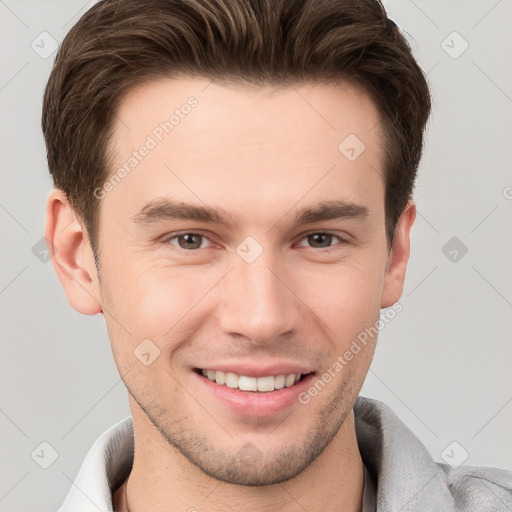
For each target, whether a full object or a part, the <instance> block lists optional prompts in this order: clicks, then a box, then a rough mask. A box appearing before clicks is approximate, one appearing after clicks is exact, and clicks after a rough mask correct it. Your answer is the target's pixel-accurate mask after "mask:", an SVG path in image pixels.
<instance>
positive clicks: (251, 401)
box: [193, 372, 315, 417]
mask: <svg viewBox="0 0 512 512" xmlns="http://www.w3.org/2000/svg"><path fill="white" fill-rule="evenodd" d="M193 373H194V375H195V376H196V377H197V379H199V382H200V384H201V385H202V386H203V387H204V388H205V389H206V390H208V392H209V393H211V394H212V395H213V396H214V397H215V398H216V399H217V400H220V401H221V402H223V403H224V404H226V405H227V406H228V407H229V408H230V409H231V410H232V411H233V412H235V413H236V414H240V415H243V416H258V417H264V416H273V415H275V414H278V413H280V412H282V411H285V410H286V409H289V408H290V407H291V406H292V405H293V404H294V403H297V402H298V395H299V394H300V393H302V392H303V391H305V390H306V389H307V388H308V387H309V386H310V382H311V381H312V379H313V378H314V375H315V374H314V373H309V374H308V375H306V376H305V377H303V378H302V379H301V380H300V381H299V382H297V383H296V384H294V385H293V386H290V387H289V388H282V389H277V390H275V391H265V392H262V391H241V390H240V389H238V388H228V387H227V386H226V385H221V384H217V383H216V382H213V381H211V380H210V379H208V378H207V377H204V376H203V375H199V374H198V373H196V372H193Z"/></svg>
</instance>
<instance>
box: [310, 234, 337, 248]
mask: <svg viewBox="0 0 512 512" xmlns="http://www.w3.org/2000/svg"><path fill="white" fill-rule="evenodd" d="M332 238H333V235H330V234H328V233H313V234H312V235H308V236H307V239H308V242H309V244H310V246H311V247H315V248H324V247H330V246H331V243H332Z"/></svg>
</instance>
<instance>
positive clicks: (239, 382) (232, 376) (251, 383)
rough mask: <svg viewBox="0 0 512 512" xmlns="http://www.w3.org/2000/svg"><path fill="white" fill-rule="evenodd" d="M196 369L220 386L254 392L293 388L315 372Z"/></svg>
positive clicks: (198, 372)
mask: <svg viewBox="0 0 512 512" xmlns="http://www.w3.org/2000/svg"><path fill="white" fill-rule="evenodd" d="M194 371H195V372H196V373H197V374H198V375H200V376H202V377H204V378H206V379H208V380H210V381H212V382H215V383H216V384H218V385H219V386H225V387H227V388H230V389H237V390H240V391H248V392H253V393H271V392H273V391H278V390H280V389H284V388H291V387H293V386H295V385H296V384H298V383H299V382H301V381H302V380H303V379H304V378H306V377H307V376H308V375H311V374H313V373H314V372H308V373H290V374H286V375H285V374H281V375H264V376H260V377H252V376H249V375H238V374H236V373H232V372H223V371H220V370H210V369H203V368H195V369H194Z"/></svg>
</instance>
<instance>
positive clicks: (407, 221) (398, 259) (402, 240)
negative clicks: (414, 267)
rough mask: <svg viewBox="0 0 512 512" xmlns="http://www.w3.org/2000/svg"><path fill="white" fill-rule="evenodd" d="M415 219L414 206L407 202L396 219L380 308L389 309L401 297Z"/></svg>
mask: <svg viewBox="0 0 512 512" xmlns="http://www.w3.org/2000/svg"><path fill="white" fill-rule="evenodd" d="M415 219H416V205H415V204H414V202H413V201H409V202H408V203H407V206H406V207H405V209H404V211H403V213H402V215H401V216H400V218H399V219H398V224H397V226H396V230H395V237H394V239H393V245H392V247H391V251H390V252H389V256H388V262H387V264H386V273H385V275H384V287H383V291H382V296H381V308H389V307H390V306H392V305H393V304H395V303H396V302H397V301H398V300H399V299H400V297H401V296H402V293H403V289H404V280H405V271H406V268H407V262H408V261H409V253H410V233H411V228H412V225H413V224H414V220H415Z"/></svg>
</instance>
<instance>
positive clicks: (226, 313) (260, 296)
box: [218, 251, 302, 345]
mask: <svg viewBox="0 0 512 512" xmlns="http://www.w3.org/2000/svg"><path fill="white" fill-rule="evenodd" d="M287 275H288V273H287V272H285V271H284V270H283V269H282V267H281V266H277V265H276V261H275V258H274V256H273V255H272V254H270V251H268V252H267V251H265V252H264V253H263V254H262V255H261V256H260V257H259V258H258V259H257V260H256V261H254V262H252V263H247V262H246V261H244V260H243V259H241V258H238V256H236V255H235V260H234V267H233V269H232V270H231V271H230V272H229V273H228V275H227V276H226V278H225V279H224V280H223V281H222V289H221V290H219V292H220V298H221V299H220V306H219V308H218V315H219V322H220V328H221V329H222V330H223V332H224V333H226V334H229V335H231V336H238V337H240V336H243V337H244V338H246V339H248V340H250V341H251V342H252V343H253V344H255V345H269V344H272V343H275V342H278V341H279V340H280V339H282V338H283V337H284V336H286V335H288V336H289V335H290V334H291V333H293V332H294V330H296V329H297V325H298V323H297V322H298V321H299V320H300V317H301V314H302V312H301V311H300V309H301V307H300V306H301V304H300V300H299V299H298V298H297V297H296V295H295V294H294V293H293V291H292V290H293V287H292V286H290V283H289V281H290V279H289V278H287Z"/></svg>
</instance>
